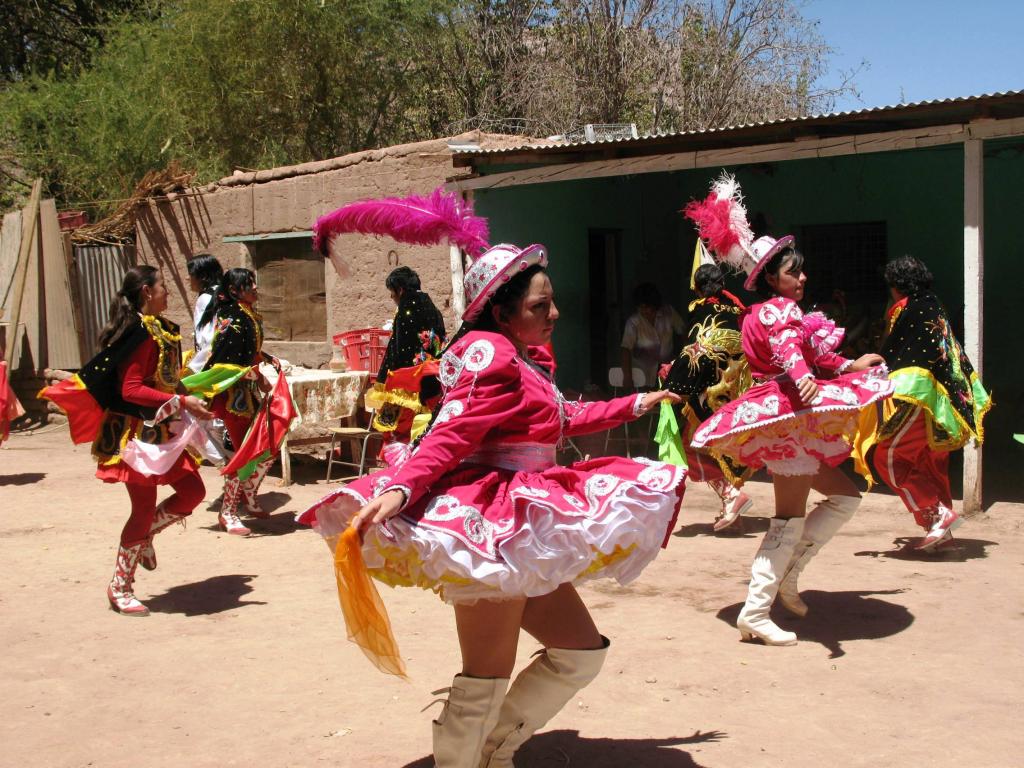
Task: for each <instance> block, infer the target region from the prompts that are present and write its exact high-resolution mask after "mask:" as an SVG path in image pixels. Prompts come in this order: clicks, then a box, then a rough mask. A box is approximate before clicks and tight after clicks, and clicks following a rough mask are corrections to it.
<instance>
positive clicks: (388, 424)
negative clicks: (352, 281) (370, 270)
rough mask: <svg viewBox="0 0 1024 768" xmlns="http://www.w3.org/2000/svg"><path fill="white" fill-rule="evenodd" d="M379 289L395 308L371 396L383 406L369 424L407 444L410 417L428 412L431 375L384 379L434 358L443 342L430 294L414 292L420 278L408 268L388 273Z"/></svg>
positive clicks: (435, 388)
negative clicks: (388, 293)
mask: <svg viewBox="0 0 1024 768" xmlns="http://www.w3.org/2000/svg"><path fill="white" fill-rule="evenodd" d="M384 285H385V287H386V288H387V289H388V291H389V292H390V293H391V299H392V301H394V302H395V304H396V305H397V307H398V309H397V310H396V311H395V318H394V323H393V325H392V328H391V338H390V339H389V340H388V347H387V349H386V350H385V352H384V360H383V361H382V362H381V366H380V370H379V371H378V372H377V386H376V387H375V393H376V395H377V397H378V400H379V402H380V403H381V404H382V405H383V407H382V408H381V410H380V411H379V412H378V413H377V415H376V417H375V418H374V422H373V425H374V427H375V428H376V429H378V430H380V431H381V432H385V433H388V434H390V436H391V437H392V439H394V440H397V441H398V442H402V443H404V442H408V440H409V436H410V430H411V428H412V422H413V419H414V418H415V416H416V415H417V414H419V413H421V412H424V413H430V408H431V407H433V401H434V399H435V398H436V397H437V394H438V391H439V387H438V385H437V377H436V376H412V375H406V374H411V373H412V372H411V371H404V372H403V373H400V374H399V376H398V379H397V383H396V382H394V381H389V379H391V378H392V374H394V373H395V372H398V371H403V369H406V368H409V367H411V366H413V365H417V364H419V363H423V362H427V361H429V360H432V359H435V358H436V357H437V355H438V354H439V352H440V349H441V347H442V346H443V345H444V341H445V329H444V318H442V317H441V313H440V312H439V311H438V310H437V307H435V306H434V302H433V301H431V300H430V296H429V295H428V294H427V293H425V292H424V291H422V290H420V276H419V275H417V274H416V272H414V271H413V270H412V269H410V268H409V267H397V268H395V269H393V270H392V271H391V273H390V274H389V275H388V276H387V278H386V279H385V281H384ZM419 373H422V372H419ZM393 385H394V386H393Z"/></svg>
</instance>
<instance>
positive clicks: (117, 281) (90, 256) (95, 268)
mask: <svg viewBox="0 0 1024 768" xmlns="http://www.w3.org/2000/svg"><path fill="white" fill-rule="evenodd" d="M130 257H131V254H130V252H129V251H128V249H127V248H126V247H123V246H119V245H76V246H75V266H76V267H77V271H78V288H79V295H80V296H81V297H82V324H83V328H82V332H83V334H84V336H85V341H86V345H87V346H88V349H89V350H90V354H95V353H96V352H99V345H98V344H97V343H96V339H97V338H98V337H99V335H100V331H102V330H103V326H104V325H106V324H107V312H108V310H109V309H110V302H111V301H112V300H113V298H114V296H115V295H116V294H117V292H118V290H119V289H120V288H121V281H122V280H123V279H124V275H125V272H127V271H128V268H129V267H130V266H131V258H130Z"/></svg>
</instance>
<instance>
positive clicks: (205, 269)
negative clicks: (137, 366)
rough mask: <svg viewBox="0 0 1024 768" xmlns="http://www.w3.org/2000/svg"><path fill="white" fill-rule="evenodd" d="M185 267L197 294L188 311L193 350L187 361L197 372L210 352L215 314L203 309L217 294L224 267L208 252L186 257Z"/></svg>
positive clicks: (205, 308) (190, 283)
mask: <svg viewBox="0 0 1024 768" xmlns="http://www.w3.org/2000/svg"><path fill="white" fill-rule="evenodd" d="M186 267H187V268H188V278H189V285H190V287H191V288H192V290H193V291H195V292H196V293H198V294H199V296H198V298H197V299H196V307H195V310H194V311H193V313H192V324H193V327H194V329H195V350H196V351H195V354H194V355H193V356H192V358H191V359H190V360H189V361H188V363H187V365H188V367H189V369H191V370H192V371H193V372H195V373H198V372H199V371H201V370H203V366H205V365H206V360H207V358H209V356H210V345H211V344H212V343H213V326H214V322H213V321H214V320H215V319H216V318H215V317H214V316H213V313H212V312H207V311H206V310H207V308H208V307H209V306H210V303H211V302H212V301H213V299H214V297H215V296H216V295H217V289H218V288H219V287H220V281H221V278H222V277H223V276H224V268H223V267H221V265H220V262H219V261H217V259H216V258H215V257H213V256H211V255H210V254H208V253H198V254H196V255H195V256H193V257H192V258H191V259H189V261H188V264H187V265H186ZM206 315H208V316H206Z"/></svg>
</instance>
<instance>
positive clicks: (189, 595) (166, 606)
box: [143, 573, 266, 616]
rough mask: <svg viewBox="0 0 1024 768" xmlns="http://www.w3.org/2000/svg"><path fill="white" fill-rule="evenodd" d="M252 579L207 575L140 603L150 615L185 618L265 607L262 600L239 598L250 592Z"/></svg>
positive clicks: (231, 575)
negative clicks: (248, 606)
mask: <svg viewBox="0 0 1024 768" xmlns="http://www.w3.org/2000/svg"><path fill="white" fill-rule="evenodd" d="M255 578H256V577H255V576H244V575H242V574H238V573H233V574H230V575H225V576H211V577H210V578H208V579H203V580H202V581H194V582H192V583H191V584H179V585H177V586H175V587H171V588H170V589H168V590H167V591H166V592H164V593H163V594H162V595H154V596H153V597H150V598H148V599H147V598H143V600H144V602H145V603H146V606H147V607H148V608H149V610H150V611H151V612H152V613H180V614H183V615H185V616H208V615H210V614H213V613H223V612H224V611H230V610H233V609H235V608H241V607H242V606H245V605H266V603H265V602H263V601H262V600H243V599H242V598H243V597H244V596H245V595H247V594H249V593H250V592H252V587H251V586H250V585H249V582H250V581H252V580H253V579H255Z"/></svg>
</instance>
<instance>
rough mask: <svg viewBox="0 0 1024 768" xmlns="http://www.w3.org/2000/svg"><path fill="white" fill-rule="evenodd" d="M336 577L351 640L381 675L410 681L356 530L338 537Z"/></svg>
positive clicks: (335, 551)
mask: <svg viewBox="0 0 1024 768" xmlns="http://www.w3.org/2000/svg"><path fill="white" fill-rule="evenodd" d="M334 575H335V578H336V579H337V581H338V602H339V603H341V612H342V614H344V616H345V627H346V628H347V630H348V639H349V640H351V641H352V642H354V643H355V644H356V645H358V646H359V647H360V648H361V649H362V651H363V653H365V654H366V657H367V658H368V659H369V660H370V661H372V662H373V663H374V665H375V666H376V667H377V669H379V670H380V671H381V672H386V673H387V674H389V675H398V676H399V677H401V678H404V679H408V677H407V675H406V672H405V664H404V663H403V661H402V656H401V654H400V653H399V651H398V643H397V642H396V641H395V636H394V634H393V633H392V631H391V621H390V620H389V619H388V612H387V609H386V608H385V607H384V602H383V601H382V600H381V599H380V595H379V594H378V593H377V588H376V587H375V586H374V584H373V580H372V579H371V578H370V574H369V572H368V571H367V570H366V563H365V562H364V561H363V550H362V547H361V545H360V543H359V532H358V531H357V530H356V529H355V528H352V527H349V528H346V529H345V532H344V533H342V534H341V536H339V537H338V546H337V547H336V548H335V550H334Z"/></svg>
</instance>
